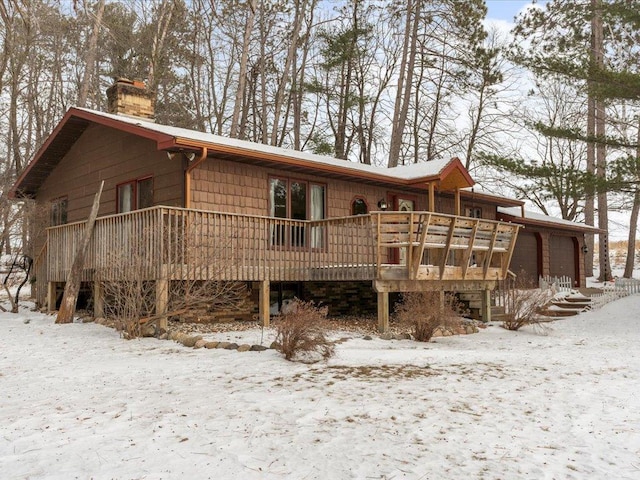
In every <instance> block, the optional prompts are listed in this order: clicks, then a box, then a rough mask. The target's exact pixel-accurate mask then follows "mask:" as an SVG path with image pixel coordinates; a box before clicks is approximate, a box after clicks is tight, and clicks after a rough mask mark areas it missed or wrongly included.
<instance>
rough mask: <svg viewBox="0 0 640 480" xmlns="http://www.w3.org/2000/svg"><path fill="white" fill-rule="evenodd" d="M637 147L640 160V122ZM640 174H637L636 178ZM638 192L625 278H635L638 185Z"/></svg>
mask: <svg viewBox="0 0 640 480" xmlns="http://www.w3.org/2000/svg"><path fill="white" fill-rule="evenodd" d="M637 144H638V145H637V147H636V159H638V158H640V122H639V125H638V136H637ZM639 174H640V172H636V178H638V175H639ZM635 189H636V191H635V194H634V196H633V207H631V216H630V218H629V237H628V239H627V261H626V263H625V266H624V275H623V276H624V278H633V268H634V266H635V259H636V236H637V231H638V214H640V187H638V186H637V185H636V187H635Z"/></svg>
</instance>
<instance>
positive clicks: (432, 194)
mask: <svg viewBox="0 0 640 480" xmlns="http://www.w3.org/2000/svg"><path fill="white" fill-rule="evenodd" d="M427 210H429V211H430V212H435V211H436V185H435V183H433V182H430V183H429V208H428V209H427Z"/></svg>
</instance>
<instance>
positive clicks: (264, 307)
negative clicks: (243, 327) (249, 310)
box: [258, 280, 271, 327]
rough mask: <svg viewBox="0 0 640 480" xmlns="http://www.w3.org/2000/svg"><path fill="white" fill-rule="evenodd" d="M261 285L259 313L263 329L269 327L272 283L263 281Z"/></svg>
mask: <svg viewBox="0 0 640 480" xmlns="http://www.w3.org/2000/svg"><path fill="white" fill-rule="evenodd" d="M258 283H259V293H258V312H259V316H260V323H261V324H262V326H263V327H268V326H269V321H270V317H269V307H270V300H269V298H270V293H269V292H270V291H271V290H270V282H269V280H261V281H260V282H258Z"/></svg>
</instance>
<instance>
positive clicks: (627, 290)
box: [591, 278, 640, 310]
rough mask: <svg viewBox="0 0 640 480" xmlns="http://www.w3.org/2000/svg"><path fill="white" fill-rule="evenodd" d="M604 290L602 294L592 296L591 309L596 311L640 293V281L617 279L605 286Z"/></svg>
mask: <svg viewBox="0 0 640 480" xmlns="http://www.w3.org/2000/svg"><path fill="white" fill-rule="evenodd" d="M602 290H603V292H602V293H598V294H595V295H591V308H592V309H594V310H595V309H597V308H601V307H603V306H604V305H606V304H607V303H609V302H613V301H614V300H618V299H619V298H623V297H626V296H628V295H633V294H634V293H640V280H636V279H635V278H616V280H615V282H612V283H607V284H605V286H604V287H603V289H602Z"/></svg>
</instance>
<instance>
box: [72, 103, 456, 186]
mask: <svg viewBox="0 0 640 480" xmlns="http://www.w3.org/2000/svg"><path fill="white" fill-rule="evenodd" d="M77 110H80V111H84V112H87V113H91V114H93V115H97V116H100V117H104V118H109V119H111V120H116V121H119V122H123V123H127V124H130V125H136V126H138V127H142V128H145V129H147V130H150V131H153V132H158V133H162V134H165V135H169V136H172V137H174V138H180V139H187V140H192V141H195V142H202V143H206V144H210V145H220V146H226V147H236V148H238V149H242V150H247V151H251V152H256V153H264V154H271V155H278V156H281V157H286V158H291V159H296V160H302V161H305V162H309V163H311V164H319V165H331V166H334V167H338V168H347V169H349V170H353V171H354V172H366V173H372V174H375V175H381V176H387V177H393V178H396V179H401V180H407V181H411V180H417V179H420V178H424V177H433V176H437V175H438V174H440V173H441V172H442V171H443V170H444V169H445V167H446V166H447V165H448V164H449V163H451V162H452V161H453V159H437V160H431V161H429V162H421V163H414V164H410V165H400V166H397V167H394V168H386V167H377V166H375V165H366V164H364V163H357V162H351V161H347V160H342V159H339V158H333V157H328V156H324V155H318V154H315V153H310V152H300V151H297V150H293V149H288V148H281V147H274V146H271V145H264V144H261V143H254V142H249V141H246V140H239V139H236V138H229V137H223V136H221V135H214V134H213V133H206V132H199V131H196V130H190V129H187V128H181V127H172V126H169V125H161V124H159V123H154V122H153V121H149V120H146V119H143V118H138V117H130V116H124V115H115V114H111V113H105V112H100V111H97V110H91V109H88V108H77Z"/></svg>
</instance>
